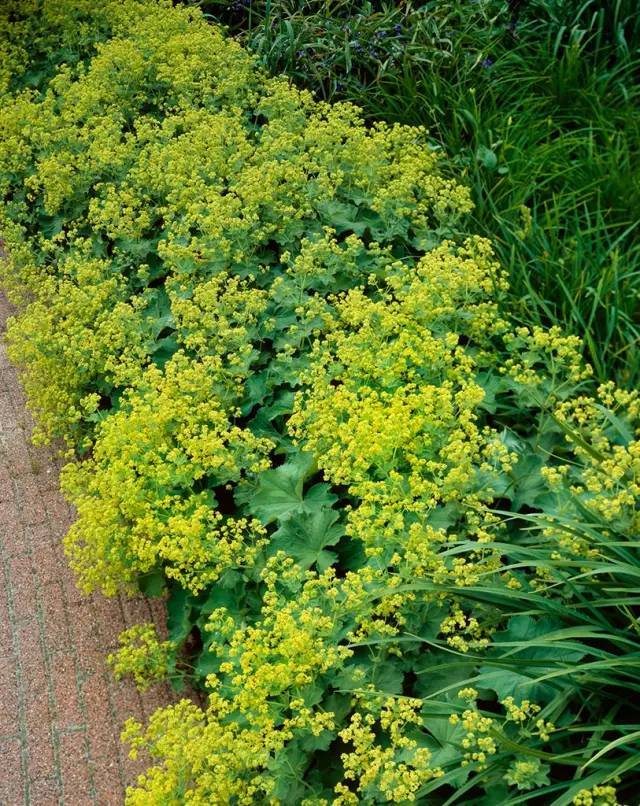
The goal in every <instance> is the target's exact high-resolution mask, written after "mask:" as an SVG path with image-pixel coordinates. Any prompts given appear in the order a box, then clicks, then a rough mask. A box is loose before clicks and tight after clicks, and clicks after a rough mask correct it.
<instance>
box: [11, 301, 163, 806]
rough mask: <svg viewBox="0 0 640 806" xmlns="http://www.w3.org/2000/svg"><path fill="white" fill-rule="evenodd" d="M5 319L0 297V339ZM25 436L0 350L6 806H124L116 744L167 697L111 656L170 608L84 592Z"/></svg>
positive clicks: (126, 777) (125, 772) (47, 472)
mask: <svg viewBox="0 0 640 806" xmlns="http://www.w3.org/2000/svg"><path fill="white" fill-rule="evenodd" d="M9 314H10V310H9V306H8V305H7V303H6V302H5V300H4V299H3V298H2V297H0V333H2V332H4V325H5V322H6V319H7V316H8V315H9ZM29 430H30V420H29V417H28V415H27V414H26V413H25V408H24V400H23V397H22V393H21V390H20V387H19V384H18V379H17V375H16V372H15V370H14V369H13V368H12V367H11V366H10V365H9V364H8V362H7V359H6V353H5V349H4V346H3V345H2V344H1V343H0V765H1V769H0V804H1V805H2V806H19V804H29V805H30V806H50V804H51V805H53V804H65V806H84V805H85V804H100V806H103V805H104V806H111V804H120V803H122V800H123V791H124V787H125V785H126V784H127V783H129V782H132V781H133V780H135V776H136V774H137V773H138V772H139V771H140V769H141V766H140V762H138V764H137V766H136V765H135V764H134V763H133V762H132V761H130V760H129V759H128V758H127V757H126V750H125V748H123V747H122V746H121V744H120V741H119V734H120V727H121V725H122V722H123V721H124V720H125V719H126V718H127V717H128V716H136V717H138V718H144V716H146V715H149V714H150V713H151V712H152V711H153V710H154V709H155V708H156V707H157V706H158V705H160V704H162V703H164V702H167V701H168V699H169V698H170V696H171V695H170V694H169V692H168V690H166V689H161V690H154V691H151V692H148V693H145V694H144V695H143V696H140V695H139V694H138V692H137V691H136V690H135V688H133V686H131V685H129V684H118V683H115V682H114V681H113V680H112V679H111V677H110V674H109V671H108V669H107V668H106V664H105V662H104V658H105V655H106V653H107V652H108V651H110V650H111V649H113V648H114V646H115V645H116V640H117V636H118V634H119V632H120V631H121V630H123V629H125V627H127V626H130V625H131V624H134V623H136V622H139V621H150V620H155V621H156V622H158V623H160V622H161V621H162V620H163V617H164V613H163V606H162V604H161V603H160V602H158V601H157V600H156V601H152V602H147V601H145V600H144V599H117V600H115V599H105V598H103V597H100V596H93V597H83V596H81V595H80V594H79V593H78V591H77V589H76V588H75V586H74V582H73V575H72V574H71V572H70V570H69V569H68V568H67V565H66V562H65V558H64V554H63V551H62V546H61V537H62V535H63V534H64V532H65V530H66V527H67V526H68V524H69V522H70V519H71V512H70V509H69V507H68V506H67V505H66V504H65V502H64V500H63V499H62V497H61V496H60V494H59V492H58V478H57V477H58V470H59V465H58V464H57V463H56V461H55V460H54V459H53V458H52V453H51V451H47V450H41V449H35V448H34V447H33V446H32V445H31V444H30V442H29Z"/></svg>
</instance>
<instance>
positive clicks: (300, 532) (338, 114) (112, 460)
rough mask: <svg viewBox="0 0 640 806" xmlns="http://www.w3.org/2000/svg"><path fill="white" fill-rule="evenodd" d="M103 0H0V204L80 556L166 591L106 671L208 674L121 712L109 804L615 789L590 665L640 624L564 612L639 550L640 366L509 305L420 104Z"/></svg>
mask: <svg viewBox="0 0 640 806" xmlns="http://www.w3.org/2000/svg"><path fill="white" fill-rule="evenodd" d="M27 5H28V8H27ZM94 6H95V4H94V3H90V2H83V0H64V1H63V2H56V3H53V2H49V0H44V1H42V0H40V1H38V2H36V0H34V2H32V3H31V4H23V3H14V4H12V3H8V4H5V5H3V8H2V11H0V14H2V15H4V17H5V20H4V22H5V23H6V24H5V25H4V26H3V27H4V28H5V31H6V33H5V40H4V41H3V42H2V53H4V54H6V55H7V60H6V65H7V66H6V67H3V72H2V75H1V79H2V82H3V84H2V86H3V88H4V91H5V96H4V100H3V106H2V109H1V110H0V138H1V139H0V194H1V198H2V200H3V204H2V210H1V213H0V216H1V217H0V227H1V230H2V233H3V237H4V238H5V240H6V243H7V247H8V250H9V253H10V255H11V260H10V262H9V263H8V264H7V265H6V266H5V267H4V268H3V282H4V285H5V286H6V288H7V289H8V290H9V292H10V293H11V294H12V295H13V297H14V298H15V299H16V301H17V302H19V303H20V304H21V312H20V314H19V315H18V316H17V317H16V318H15V319H14V320H13V321H12V323H11V326H10V329H9V334H8V338H9V344H10V350H11V356H12V358H13V360H15V361H16V363H18V364H19V365H20V366H21V367H22V368H23V370H24V382H25V386H26V389H27V392H28V395H29V400H30V405H31V407H32V409H33V411H34V413H35V415H36V417H37V421H38V430H37V435H36V436H37V437H38V438H39V439H43V440H48V439H51V438H62V439H63V440H65V441H66V444H67V448H68V455H69V458H70V459H71V457H72V456H73V454H74V453H75V454H76V459H75V460H74V461H70V463H69V464H68V465H67V467H66V468H65V470H64V473H63V486H64V490H65V492H66V494H67V495H68V497H69V499H70V500H71V501H72V502H73V503H74V504H75V505H76V507H77V510H78V518H77V521H76V523H75V524H74V525H73V526H72V528H71V530H70V532H69V534H68V537H67V550H68V555H69V558H70V561H71V563H72V565H73V567H74V569H75V570H76V572H77V575H78V580H79V584H80V585H81V587H83V588H84V589H86V590H92V589H96V588H97V589H101V590H103V591H104V592H105V593H106V594H113V593H115V592H116V591H119V590H125V591H130V590H131V591H132V590H138V589H142V590H143V591H145V592H148V593H150V594H154V593H155V594H157V593H160V592H162V591H163V590H168V591H169V595H170V602H169V610H170V619H169V628H170V640H169V641H163V642H159V641H158V640H157V639H156V638H155V637H154V635H153V633H152V631H151V630H150V628H149V627H148V625H140V626H139V627H136V628H134V629H133V630H130V631H128V632H127V633H125V634H124V635H123V637H122V647H121V649H120V651H119V652H118V653H116V655H115V656H114V657H113V658H112V663H113V665H114V667H115V670H116V673H118V674H125V673H131V674H133V675H134V677H135V678H136V680H137V681H138V682H139V683H140V684H142V685H145V684H147V683H148V682H149V681H151V680H155V679H158V678H161V677H163V676H171V677H173V678H174V679H175V678H179V677H182V678H184V677H187V678H189V679H191V681H192V682H194V683H195V684H196V685H201V686H203V687H204V688H205V689H206V691H207V692H208V697H209V700H208V705H207V706H206V708H205V709H200V708H199V707H197V706H196V705H194V704H193V703H191V702H190V701H189V700H184V701H183V702H181V703H180V704H179V705H177V706H174V707H170V708H166V709H161V710H160V711H158V712H157V713H156V714H155V715H154V716H153V717H152V719H151V721H150V723H149V725H148V726H141V725H137V724H134V723H131V724H128V725H127V728H126V730H125V736H126V738H127V740H128V741H129V742H130V743H131V744H132V746H133V751H134V752H137V751H138V750H139V749H141V748H144V749H146V750H148V751H149V752H150V753H151V756H152V757H153V766H151V767H150V769H149V772H148V774H147V776H146V777H144V778H142V779H141V780H140V782H139V784H138V786H137V787H135V788H134V789H132V790H131V791H130V792H129V793H128V802H129V803H130V804H169V803H171V804H180V803H192V804H212V803H246V804H253V803H282V804H298V803H305V804H329V803H333V804H351V803H360V802H362V803H384V802H407V801H414V800H417V801H419V802H423V803H444V802H447V803H454V802H460V801H462V802H465V803H487V804H488V803H508V802H512V799H513V802H516V799H520V800H517V802H522V800H521V799H522V798H523V797H524V795H523V793H525V794H526V793H530V794H531V795H533V796H535V797H542V798H545V799H546V800H545V802H554V803H558V804H560V803H570V802H571V801H572V800H573V801H574V802H575V803H612V804H613V803H616V802H617V799H616V792H615V789H614V787H613V786H612V785H611V782H618V783H620V780H619V778H620V774H621V773H623V772H625V771H628V770H629V769H631V768H632V766H633V764H631V763H630V761H629V759H630V758H631V755H630V753H631V754H632V752H633V751H632V747H631V746H632V744H633V741H634V740H635V741H637V738H638V737H637V736H636V735H632V736H631V738H630V742H631V744H627V743H626V742H625V738H624V733H625V729H626V728H625V725H628V724H630V723H632V721H633V719H634V718H635V717H633V716H631V717H629V716H628V715H625V716H624V719H623V718H622V716H621V717H620V719H617V717H616V713H617V712H615V711H614V710H612V707H613V706H612V703H614V702H616V700H617V699H619V694H620V691H621V690H622V687H624V686H628V685H631V683H630V678H628V677H626V676H625V675H626V673H625V671H624V670H623V671H622V672H620V674H619V677H618V678H616V680H615V681H614V682H613V683H611V681H609V683H608V684H603V682H602V680H600V681H598V678H597V674H596V675H594V676H592V677H589V675H582V676H581V677H580V678H578V677H576V670H577V669H578V662H581V663H582V664H583V665H585V668H586V667H588V666H589V664H590V663H591V664H593V663H595V664H597V663H598V662H604V660H605V659H606V658H613V659H619V658H620V655H622V654H624V653H625V652H631V649H630V647H629V646H627V645H625V640H626V639H625V638H624V635H625V633H626V632H627V631H629V630H631V629H633V628H634V626H635V627H637V621H636V619H635V617H634V615H633V612H632V611H631V610H629V609H628V608H627V609H626V610H625V607H626V605H625V606H620V607H617V605H616V604H614V600H615V598H616V597H615V596H614V598H613V599H612V602H611V605H610V607H611V608H612V611H611V612H609V611H607V618H608V619H609V621H608V622H607V621H606V620H605V621H603V622H602V623H601V625H600V627H601V628H602V629H604V627H603V625H605V624H607V623H610V625H611V626H610V628H609V634H608V635H607V637H606V640H603V641H598V638H599V634H598V631H597V629H596V628H595V627H592V626H590V625H586V624H585V622H584V619H583V621H581V620H580V619H581V618H582V615H581V614H582V610H580V608H581V607H583V605H584V603H585V602H587V603H588V602H592V601H598V600H602V599H603V597H604V596H605V595H606V594H607V592H608V591H609V589H610V587H611V583H612V582H613V583H615V584H614V585H613V587H614V588H615V586H616V585H622V586H624V585H625V584H628V580H626V578H625V576H624V573H625V571H624V569H622V567H621V566H620V568H619V567H618V566H616V565H614V562H618V561H619V562H620V563H621V562H622V559H624V558H625V557H626V560H627V562H626V566H625V567H626V568H627V569H629V568H631V569H633V567H634V566H633V562H632V560H631V559H630V557H631V554H630V552H632V551H633V548H634V545H633V539H634V535H635V536H637V532H638V525H639V523H638V514H637V499H638V496H639V494H640V486H639V482H638V477H639V476H640V450H638V442H637V441H635V437H636V436H637V432H638V426H639V425H640V403H639V402H638V398H637V396H636V395H635V394H631V393H626V392H621V391H619V390H617V389H615V388H614V387H613V386H612V385H609V386H605V387H601V388H600V389H599V390H598V391H597V392H594V390H593V389H592V388H591V387H590V385H589V374H590V373H589V370H588V368H586V367H584V366H583V365H582V364H581V361H580V359H579V351H578V347H579V344H578V343H577V342H576V340H575V339H572V338H567V337H564V336H563V335H562V334H561V333H560V332H559V331H557V330H552V331H543V330H534V331H531V330H528V329H526V328H517V327H514V325H513V323H511V322H510V321H509V319H508V317H507V315H506V314H505V313H504V312H503V311H502V310H501V305H500V302H501V298H502V295H503V293H504V291H505V289H506V278H505V277H504V276H503V274H502V272H501V271H500V268H499V266H498V265H497V264H496V263H495V260H494V259H493V257H492V252H491V247H490V244H489V243H487V242H486V241H485V240H483V239H480V238H470V239H469V238H467V239H462V238H461V237H460V236H459V235H458V233H457V229H456V225H457V222H458V221H459V219H460V217H461V216H464V215H465V214H466V213H467V212H468V211H469V209H470V203H469V197H468V193H467V192H466V190H465V189H464V188H462V187H461V186H459V185H457V184H455V183H453V182H451V181H450V180H447V179H445V178H443V176H442V175H441V174H440V171H439V167H438V159H437V158H436V156H435V155H434V154H433V153H432V152H431V151H430V150H429V149H428V148H427V146H426V144H425V133H424V132H423V131H421V130H419V129H414V128H409V127H402V126H392V127H389V126H386V125H382V124H380V125H376V126H374V127H367V126H365V125H364V124H363V122H362V120H361V119H360V117H359V114H358V111H357V109H355V108H354V107H352V106H350V105H348V104H338V105H334V106H329V105H326V104H320V103H316V102H315V101H314V100H313V99H312V98H311V96H310V95H308V94H306V93H304V92H301V91H299V90H296V89H292V88H291V87H290V86H289V85H288V83H287V82H286V81H285V80H284V79H275V78H268V77H266V76H265V75H263V74H262V73H261V72H260V71H258V70H257V69H256V68H255V66H254V64H253V62H252V59H251V58H250V57H249V56H248V55H247V54H246V53H245V52H244V51H243V50H242V49H240V48H239V47H238V46H237V45H236V44H234V43H233V42H231V41H229V40H227V39H225V38H224V36H223V35H222V34H221V33H220V32H219V31H217V30H216V29H213V28H211V27H210V26H209V25H208V24H207V23H206V21H205V20H204V19H203V18H202V16H201V15H200V14H199V13H198V12H195V11H193V10H186V9H184V8H173V7H172V6H171V5H170V4H168V3H164V2H155V0H126V2H116V1H115V0H109V1H108V2H106V3H104V4H102V5H100V6H99V7H98V8H95V7H94ZM25 12H26V13H25ZM580 387H584V389H582V390H581V389H580ZM580 392H584V394H582V393H580ZM533 528H535V529H536V531H535V532H534V531H532V529H533ZM624 541H627V542H626V543H625V542H624ZM618 547H622V548H621V549H620V551H618ZM607 563H609V565H607ZM602 568H605V570H604V571H602V570H599V569H602ZM636 569H637V566H636ZM627 573H631V572H630V571H628V570H627ZM634 573H636V575H637V570H636V572H634ZM607 585H608V587H607ZM618 598H620V597H618ZM578 605H579V607H578ZM616 608H617V609H616ZM561 638H568V639H571V640H569V641H568V643H567V641H565V642H564V643H563V644H562V646H561V647H560V649H557V648H556V642H558V641H559V640H560V639H561ZM187 639H188V640H187ZM628 640H629V643H630V644H633V641H632V640H631V639H628ZM635 647H636V651H637V635H636V645H635ZM509 664H511V665H509ZM514 664H515V671H514ZM542 678H544V679H542ZM587 693H588V696H587ZM604 714H608V717H607V718H608V720H609V726H608V728H607V731H608V733H607V735H606V736H605V737H604V740H603V741H602V742H601V743H600V744H598V743H597V742H596V743H595V744H592V745H591V748H592V749H591V750H589V744H588V742H587V743H585V742H583V741H582V738H581V737H580V732H581V731H584V732H585V733H586V734H589V733H590V732H592V731H595V727H594V724H595V723H597V722H598V720H599V719H601V718H603V715H604ZM621 720H622V723H624V724H621V725H620V726H618V724H617V723H620V722H621ZM601 733H602V731H601ZM576 735H578V738H577V739H576V738H575V737H576ZM639 735H640V734H639ZM618 739H619V741H618ZM594 740H595V739H594ZM610 740H613V745H612V747H611V748H610V749H607V750H606V752H602V753H600V752H599V751H600V750H601V749H602V747H604V746H605V745H606V744H607V742H609V741H610ZM589 741H591V739H590V738H589ZM597 741H600V737H598V738H597ZM585 746H587V749H585ZM625 765H626V766H625ZM627 780H630V779H629V777H628V776H627V778H626V779H624V780H623V782H622V784H621V786H622V787H624V786H626V785H627ZM630 785H632V782H630ZM554 793H557V798H558V799H557V800H554V798H556V794H554Z"/></svg>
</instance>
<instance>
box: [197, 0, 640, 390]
mask: <svg viewBox="0 0 640 806" xmlns="http://www.w3.org/2000/svg"><path fill="white" fill-rule="evenodd" d="M202 5H203V7H204V8H206V9H207V11H209V13H210V14H211V15H212V17H213V18H215V19H218V20H221V21H222V22H223V23H225V24H227V25H229V26H230V30H231V31H232V32H233V33H234V34H237V35H238V36H239V37H240V39H241V41H242V42H244V43H246V45H247V46H248V47H249V49H250V50H252V51H253V52H255V53H256V54H257V55H258V57H259V59H260V62H261V63H262V64H264V65H265V66H267V67H268V68H269V69H270V70H272V71H273V72H285V73H286V74H287V75H289V76H291V77H292V78H293V79H294V80H295V81H296V82H298V83H299V84H300V85H302V86H305V87H309V88H310V89H312V90H313V91H314V92H315V93H316V94H317V95H318V96H319V97H322V98H325V99H329V100H335V99H342V98H346V99H348V100H351V101H354V102H355V103H357V104H358V105H359V106H360V107H361V108H362V109H363V112H364V115H365V117H366V118H367V119H370V120H379V119H383V120H387V121H400V122H402V123H409V124H414V125H415V124H420V125H424V126H426V127H427V129H428V130H429V134H430V137H431V138H432V141H433V144H434V146H435V147H437V148H442V149H443V150H444V153H445V154H446V155H447V156H448V157H449V158H450V160H451V168H450V169H451V170H452V171H453V172H454V173H455V175H457V176H462V177H463V179H464V181H466V182H467V183H468V184H469V186H470V188H471V191H472V197H473V200H474V203H475V212H474V216H473V217H472V218H471V219H469V227H470V231H471V232H476V233H481V234H483V235H485V236H486V237H489V238H491V239H492V240H493V242H494V245H495V249H496V253H497V255H498V257H499V259H500V262H501V263H502V265H503V266H505V267H506V268H507V269H508V270H509V275H510V277H511V295H510V306H511V309H512V311H513V312H514V313H515V314H517V315H518V317H519V319H520V320H521V321H522V322H523V323H524V324H543V325H545V326H546V325H560V326H562V327H563V328H566V329H567V330H569V331H570V332H573V333H576V334H577V335H579V336H580V337H581V338H582V339H583V342H584V349H585V354H586V356H587V357H588V359H589V360H590V361H591V362H592V363H593V366H594V370H595V372H596V374H597V376H598V378H599V379H600V380H607V379H608V378H610V377H614V376H615V377H617V379H618V380H619V381H620V382H621V383H623V384H625V385H628V386H630V387H632V386H633V385H636V384H637V381H638V378H639V377H640V367H639V365H638V360H637V354H638V353H637V349H636V347H637V343H638V338H639V336H640V333H639V331H638V321H639V319H640V309H639V307H638V306H639V304H640V303H639V300H640V284H639V283H640V281H639V279H638V278H639V277H640V271H639V266H640V263H639V260H640V257H639V256H640V246H639V244H640V240H639V233H640V229H639V219H638V215H637V210H638V209H640V186H639V184H638V181H637V177H638V176H639V175H640V171H639V162H638V160H639V156H640V115H639V114H638V109H639V97H638V80H637V78H638V63H639V57H640V53H639V48H640V26H639V24H638V15H637V9H636V4H635V3H634V2H633V0H615V2H611V3H603V2H601V0H587V2H574V0H554V2H541V1H538V0H529V2H525V3H522V4H521V5H520V7H519V11H518V12H517V13H515V12H512V11H511V10H510V6H509V4H507V3H506V2H503V0H483V2H478V3H467V2H449V1H448V0H447V2H444V1H443V0H429V1H428V2H416V1H415V0H411V1H410V2H405V3H401V4H399V3H386V2H381V3H378V2H361V1H360V0H343V1H342V2H341V1H340V0H336V2H331V3H306V2H305V3H301V2H295V0H269V2H266V3H265V2H264V0H257V1H256V0H252V1H251V2H247V3H240V2H235V3H230V2H227V1H226V0H221V2H215V1H214V2H205V3H203V4H202Z"/></svg>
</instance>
